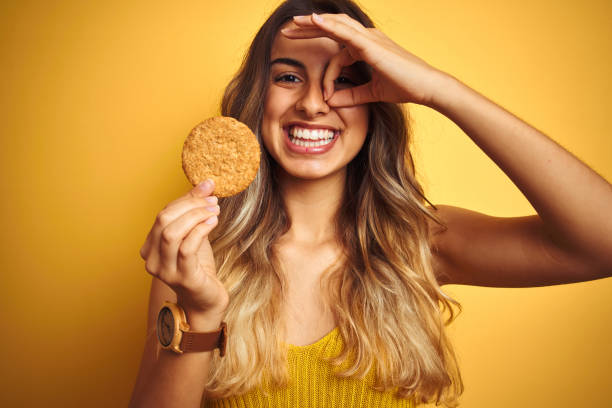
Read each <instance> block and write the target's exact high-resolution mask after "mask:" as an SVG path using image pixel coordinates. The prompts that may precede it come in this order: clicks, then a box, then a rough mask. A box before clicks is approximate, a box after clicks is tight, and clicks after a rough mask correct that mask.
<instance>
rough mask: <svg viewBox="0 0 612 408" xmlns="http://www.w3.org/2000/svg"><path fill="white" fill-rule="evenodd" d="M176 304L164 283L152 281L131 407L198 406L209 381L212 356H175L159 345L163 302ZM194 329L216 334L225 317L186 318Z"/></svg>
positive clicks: (205, 354)
mask: <svg viewBox="0 0 612 408" xmlns="http://www.w3.org/2000/svg"><path fill="white" fill-rule="evenodd" d="M166 300H168V301H171V302H176V295H175V294H174V292H173V291H172V290H171V289H170V288H169V287H168V286H167V285H166V284H164V283H163V282H161V281H160V280H159V279H157V278H153V282H152V284H151V295H150V300H149V313H148V324H147V339H146V343H145V349H144V353H143V356H142V360H141V363H140V370H139V372H138V378H137V380H136V385H135V386H134V391H133V393H132V399H131V401H130V405H129V406H130V408H132V407H133V408H135V407H178V406H180V407H199V406H200V403H201V400H202V395H203V392H204V384H205V383H206V380H207V378H208V369H209V362H210V359H211V357H212V353H215V352H217V351H214V350H213V351H207V352H201V353H184V354H176V353H174V352H172V351H167V350H163V349H162V348H161V347H160V346H159V341H158V340H157V335H156V333H155V324H156V320H157V313H158V312H159V310H160V309H161V307H162V304H163V303H164V301H166ZM187 320H188V322H189V325H190V326H191V330H193V331H203V332H207V331H213V330H217V329H218V328H219V326H220V324H221V321H222V316H219V315H217V316H206V315H201V316H199V315H194V314H193V313H191V314H190V315H189V316H187Z"/></svg>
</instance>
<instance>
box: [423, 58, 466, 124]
mask: <svg viewBox="0 0 612 408" xmlns="http://www.w3.org/2000/svg"><path fill="white" fill-rule="evenodd" d="M430 81H431V84H432V86H431V87H432V89H433V92H432V94H431V96H430V99H429V102H428V103H427V104H426V106H428V107H430V108H432V109H434V110H436V111H438V112H440V113H442V114H444V113H445V112H446V111H448V109H450V107H451V104H452V101H453V100H454V97H453V95H456V94H457V92H459V91H460V87H461V86H462V85H463V84H462V83H461V82H460V81H459V80H458V79H457V78H455V77H453V76H452V75H449V74H447V73H446V72H443V71H440V70H437V69H436V70H435V71H434V72H433V74H432V76H431V79H430Z"/></svg>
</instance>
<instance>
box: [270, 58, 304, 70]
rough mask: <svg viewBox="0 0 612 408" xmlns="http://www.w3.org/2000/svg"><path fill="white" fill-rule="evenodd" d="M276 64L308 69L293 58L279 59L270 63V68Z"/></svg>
mask: <svg viewBox="0 0 612 408" xmlns="http://www.w3.org/2000/svg"><path fill="white" fill-rule="evenodd" d="M274 64H286V65H291V66H292V67H296V68H301V69H304V70H305V69H306V66H305V65H304V64H302V63H301V62H300V61H298V60H294V59H293V58H277V59H275V60H274V61H272V62H271V63H270V66H272V65H274Z"/></svg>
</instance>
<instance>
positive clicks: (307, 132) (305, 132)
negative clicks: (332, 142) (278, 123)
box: [289, 126, 334, 140]
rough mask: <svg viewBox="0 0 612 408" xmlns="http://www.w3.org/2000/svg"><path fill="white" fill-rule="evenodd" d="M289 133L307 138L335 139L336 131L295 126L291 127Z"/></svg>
mask: <svg viewBox="0 0 612 408" xmlns="http://www.w3.org/2000/svg"><path fill="white" fill-rule="evenodd" d="M289 134H290V135H291V136H294V137H299V138H300V139H306V140H323V139H333V137H334V131H333V130H329V129H312V130H311V129H304V128H299V127H297V126H293V127H292V128H291V129H289Z"/></svg>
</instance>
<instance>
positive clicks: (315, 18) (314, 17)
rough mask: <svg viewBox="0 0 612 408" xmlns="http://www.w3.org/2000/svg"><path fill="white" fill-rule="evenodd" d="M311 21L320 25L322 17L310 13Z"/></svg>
mask: <svg viewBox="0 0 612 408" xmlns="http://www.w3.org/2000/svg"><path fill="white" fill-rule="evenodd" d="M312 19H313V20H314V21H316V22H317V23H322V22H323V17H321V16H320V15H318V14H317V13H312Z"/></svg>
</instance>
